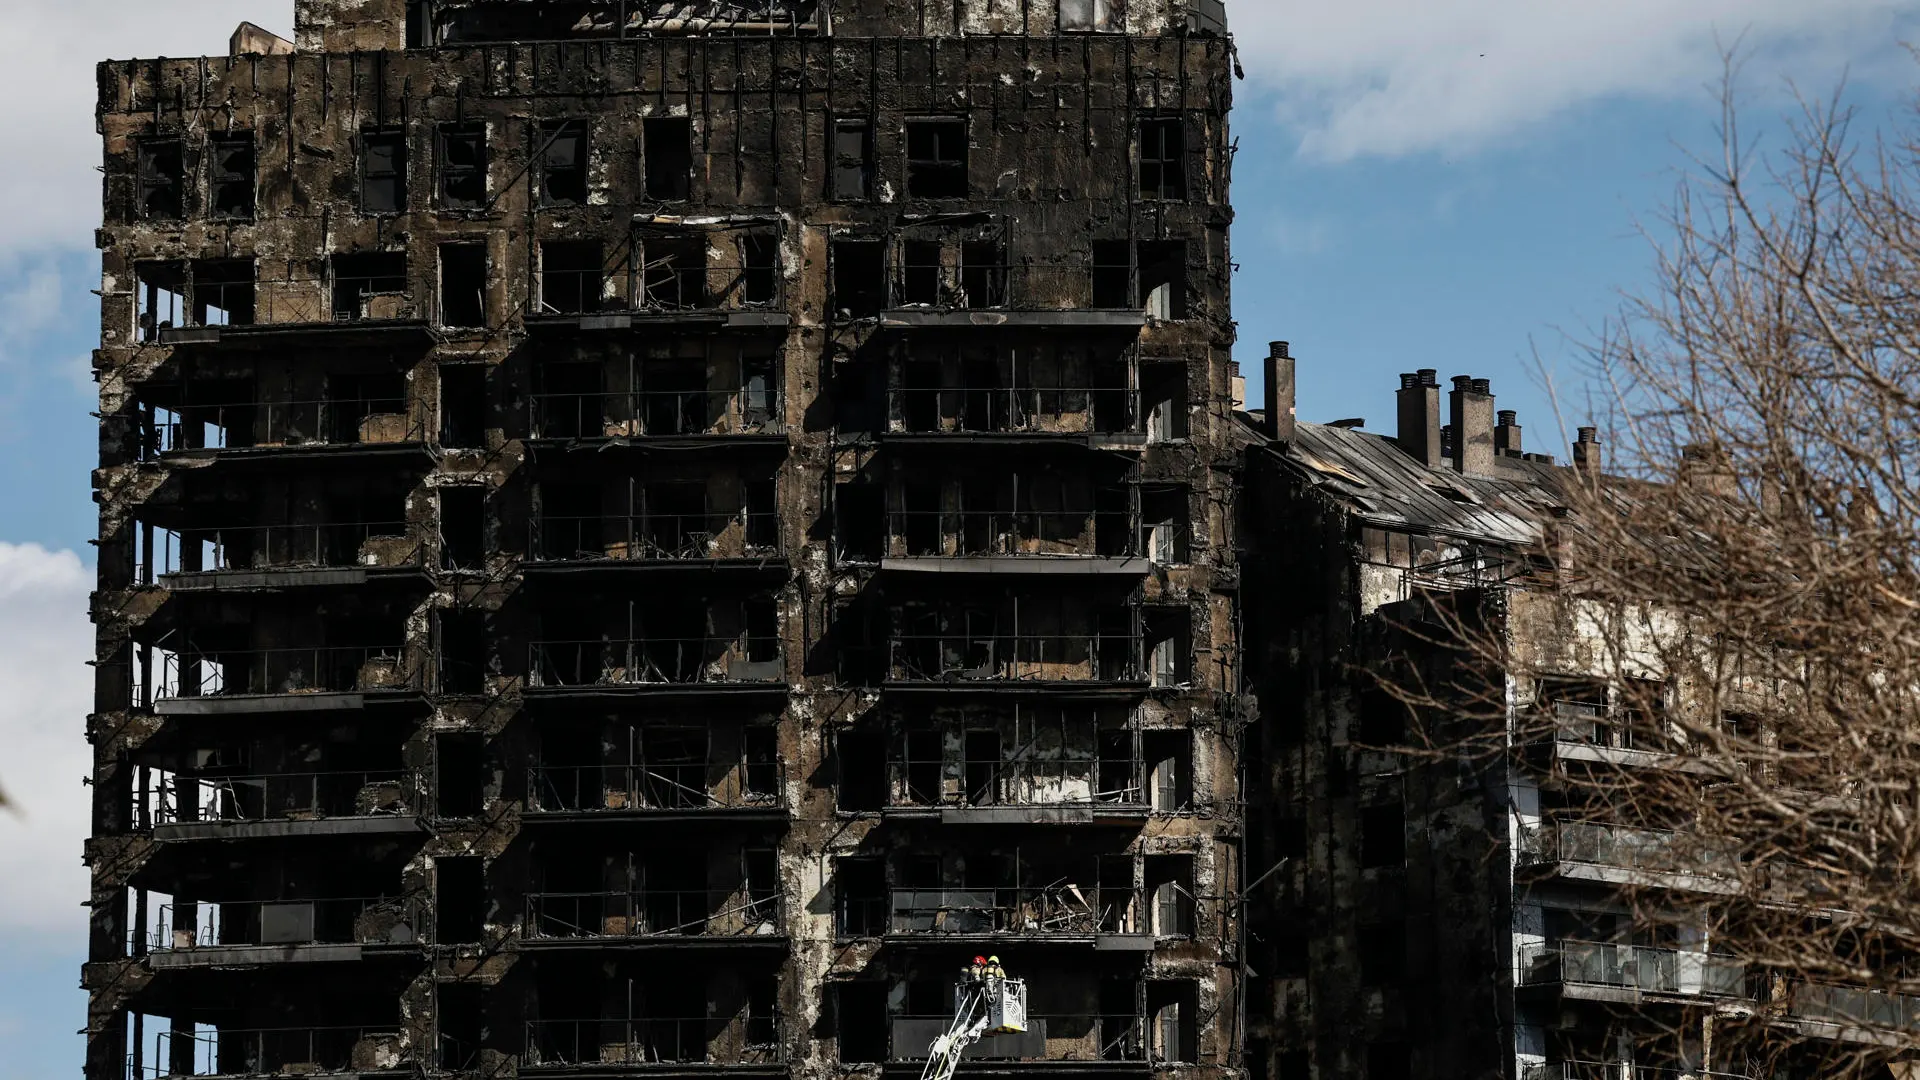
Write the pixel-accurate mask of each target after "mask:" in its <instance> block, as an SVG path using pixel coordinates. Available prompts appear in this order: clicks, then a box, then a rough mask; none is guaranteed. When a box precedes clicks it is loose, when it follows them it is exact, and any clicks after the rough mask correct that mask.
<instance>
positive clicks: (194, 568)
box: [136, 521, 426, 592]
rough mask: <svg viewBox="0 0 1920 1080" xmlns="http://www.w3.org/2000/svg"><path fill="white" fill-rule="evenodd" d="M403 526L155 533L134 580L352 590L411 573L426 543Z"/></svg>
mask: <svg viewBox="0 0 1920 1080" xmlns="http://www.w3.org/2000/svg"><path fill="white" fill-rule="evenodd" d="M412 532H413V529H412V527H411V526H410V525H409V524H408V523H407V522H404V521H381V522H366V521H360V522H327V523H317V524H300V525H293V524H289V525H239V526H230V527H224V528H194V529H162V530H158V531H157V532H156V533H155V535H154V538H153V540H152V550H151V552H150V560H151V561H150V562H143V563H142V564H141V565H140V567H139V569H138V572H137V573H136V579H137V580H140V581H142V582H151V581H153V580H154V579H155V577H157V578H158V581H159V584H161V585H164V586H165V587H167V588H169V589H172V590H174V591H176V592H185V591H198V590H218V589H223V588H255V587H260V586H267V585H274V586H282V585H299V584H338V585H357V584H362V583H364V582H366V581H368V580H369V579H370V578H372V577H374V576H377V575H379V574H380V573H381V572H382V571H390V570H400V571H407V570H419V569H422V568H423V567H424V565H425V559H424V556H425V554H426V546H425V544H423V543H422V542H421V541H420V540H418V539H416V538H415V537H414V536H412V535H411V534H412Z"/></svg>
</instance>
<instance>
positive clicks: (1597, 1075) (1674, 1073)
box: [1520, 1061, 1753, 1080]
mask: <svg viewBox="0 0 1920 1080" xmlns="http://www.w3.org/2000/svg"><path fill="white" fill-rule="evenodd" d="M1520 1076H1521V1080H1753V1078H1752V1077H1750V1076H1748V1075H1746V1074H1744V1073H1730V1072H1713V1071H1710V1070H1707V1069H1682V1068H1675V1067H1673V1066H1657V1065H1636V1064H1633V1063H1632V1062H1627V1061H1554V1062H1548V1063H1547V1064H1545V1065H1529V1066H1527V1067H1526V1069H1525V1070H1524V1071H1523V1072H1522V1073H1521V1074H1520Z"/></svg>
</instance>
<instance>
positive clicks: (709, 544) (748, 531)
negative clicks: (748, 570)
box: [530, 510, 784, 566]
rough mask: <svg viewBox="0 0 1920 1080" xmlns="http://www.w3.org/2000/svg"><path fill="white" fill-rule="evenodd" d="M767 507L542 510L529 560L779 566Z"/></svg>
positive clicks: (775, 521) (775, 528)
mask: <svg viewBox="0 0 1920 1080" xmlns="http://www.w3.org/2000/svg"><path fill="white" fill-rule="evenodd" d="M779 525H780V521H779V515H778V514H777V513H775V512H773V511H760V512H754V511H747V510H738V511H733V512H711V513H690V514H654V513H647V514H633V515H618V516H602V515H594V516H573V515H559V514H547V515H543V516H542V517H541V518H540V519H539V520H538V521H537V522H535V524H534V527H533V537H532V542H531V544H530V550H531V551H532V552H533V554H534V562H535V563H536V564H540V563H558V564H569V565H579V564H588V565H603V566H604V565H607V564H641V563H654V564H674V563H745V564H749V565H755V566H775V565H784V563H783V562H782V555H781V544H780V531H779Z"/></svg>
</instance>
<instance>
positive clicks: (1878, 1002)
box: [1786, 983, 1920, 1032]
mask: <svg viewBox="0 0 1920 1080" xmlns="http://www.w3.org/2000/svg"><path fill="white" fill-rule="evenodd" d="M1786 1012H1787V1015H1789V1016H1792V1017H1796V1018H1798V1019H1801V1020H1811V1021H1814V1022H1816V1023H1828V1024H1838V1025H1840V1026H1841V1027H1845V1028H1861V1029H1874V1028H1878V1029H1882V1030H1891V1031H1905V1032H1916V1031H1920V997H1914V996H1912V995H1908V994H1890V993H1886V992H1884V991H1879V990H1861V989H1858V988H1855V987H1850V986H1822V985H1819V984H1816V983H1796V984H1793V985H1792V986H1791V987H1790V988H1789V989H1788V991H1787V1001H1786Z"/></svg>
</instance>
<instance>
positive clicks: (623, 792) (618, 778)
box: [527, 761, 786, 814]
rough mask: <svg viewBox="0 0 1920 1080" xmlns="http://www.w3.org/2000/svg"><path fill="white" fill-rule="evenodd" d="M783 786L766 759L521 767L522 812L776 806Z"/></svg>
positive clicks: (779, 772)
mask: <svg viewBox="0 0 1920 1080" xmlns="http://www.w3.org/2000/svg"><path fill="white" fill-rule="evenodd" d="M722 771H724V772H725V774H726V778H725V779H724V781H723V782H721V783H718V784H716V783H714V782H713V780H712V779H710V778H712V777H714V776H715V774H716V773H719V772H722ZM785 788H786V768H785V766H783V765H781V764H780V763H778V762H771V761H768V762H745V763H742V764H738V765H732V764H727V763H715V764H708V763H706V762H673V763H656V764H653V765H536V766H534V767H533V768H531V769H529V770H528V771H527V812H528V813H530V814H540V813H569V814H577V813H594V812H598V813H629V812H635V811H659V810H754V809H758V810H767V809H778V808H779V807H780V806H781V805H782V801H781V793H782V792H783V791H784V790H785Z"/></svg>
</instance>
